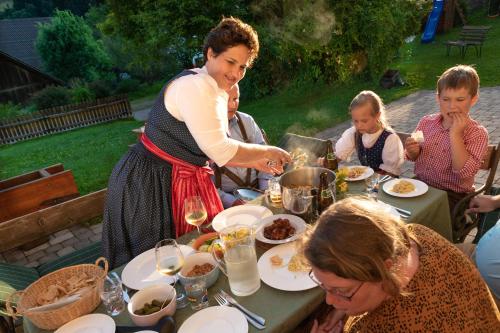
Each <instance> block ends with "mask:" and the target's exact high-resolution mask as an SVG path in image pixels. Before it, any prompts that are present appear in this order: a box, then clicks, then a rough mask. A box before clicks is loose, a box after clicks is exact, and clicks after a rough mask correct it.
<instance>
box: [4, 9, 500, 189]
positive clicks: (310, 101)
mask: <svg viewBox="0 0 500 333" xmlns="http://www.w3.org/2000/svg"><path fill="white" fill-rule="evenodd" d="M480 14H481V13H480ZM469 24H473V25H491V26H492V29H491V30H490V32H489V34H488V38H487V41H486V43H485V45H484V47H483V56H482V58H478V57H476V55H475V52H474V50H473V49H470V50H469V51H468V54H467V56H466V58H465V59H462V58H461V57H460V56H459V55H458V50H456V49H454V50H452V51H453V52H452V55H451V56H450V57H447V56H446V47H445V46H444V45H443V42H444V41H446V40H448V39H453V38H456V37H457V36H458V33H459V31H460V28H457V29H455V30H454V31H453V32H451V33H449V34H447V35H441V36H437V38H436V41H435V42H434V43H431V44H425V45H423V44H420V39H419V38H420V36H417V37H416V38H415V40H414V41H413V42H412V43H410V44H406V45H405V46H404V47H403V48H402V49H401V51H400V52H399V54H400V56H399V57H398V58H396V59H395V60H394V62H393V63H392V64H391V65H390V66H389V67H390V68H393V69H398V70H400V71H401V73H402V76H403V78H404V80H405V81H406V82H407V85H405V86H403V87H398V88H393V89H389V90H384V89H382V88H380V87H379V86H378V83H377V82H366V81H362V80H359V79H358V80H354V82H351V83H350V84H344V85H324V84H310V85H307V86H303V87H301V88H300V89H298V88H290V89H288V90H286V91H284V92H282V93H280V94H278V95H275V96H271V97H267V98H263V99H261V100H259V101H255V102H251V103H245V102H244V101H242V104H241V110H242V111H244V112H248V113H250V114H252V115H253V116H254V117H255V119H256V120H257V122H258V123H259V124H260V125H261V126H262V127H263V128H264V129H265V130H266V132H267V133H268V135H269V137H270V139H271V142H273V143H276V142H277V140H278V139H279V138H280V137H281V136H282V135H283V134H284V133H285V132H287V131H290V132H294V133H300V134H304V135H314V134H315V133H317V132H319V131H321V130H324V129H326V128H329V127H333V126H335V125H336V124H338V123H340V122H342V121H345V120H347V119H348V114H347V106H348V105H349V102H350V101H351V99H352V98H353V97H354V96H355V95H356V94H357V93H358V92H359V91H361V90H363V89H371V90H375V91H376V92H377V93H378V94H380V95H381V96H382V98H383V99H384V101H385V102H386V103H389V102H391V101H393V100H395V99H398V98H400V97H403V96H406V95H408V94H411V93H413V92H415V91H418V90H420V89H434V86H435V82H436V78H437V77H438V76H439V75H440V74H441V73H442V72H443V71H444V70H445V69H446V68H448V67H451V66H453V65H456V64H460V63H463V64H474V65H475V66H476V68H477V70H478V72H479V75H480V77H481V85H482V86H497V85H500V75H499V74H500V57H499V56H498V55H499V54H500V19H498V18H497V19H488V18H486V17H485V15H484V13H483V14H481V15H479V14H476V17H473V18H472V19H471V21H470V22H469ZM156 90H159V88H157V89H155V91H154V92H152V94H151V95H149V96H151V98H154V97H155V96H156V94H157V91H156ZM139 96H140V97H141V98H140V99H136V100H135V101H132V104H133V105H148V99H149V98H148V97H147V96H145V92H141V93H140V94H138V96H137V97H139ZM139 125H140V123H138V122H135V121H132V120H121V121H115V122H113V123H109V124H103V125H98V126H93V127H89V128H85V129H80V130H75V131H70V132H65V133H61V134H57V135H52V136H47V137H42V138H39V139H34V140H30V141H26V142H20V143H17V144H14V145H7V146H4V147H0V179H5V178H8V177H12V176H15V175H19V174H22V173H25V172H28V171H31V170H37V169H39V168H41V167H44V166H48V165H52V164H55V163H63V164H64V166H65V167H66V168H67V169H72V170H73V173H74V175H75V178H76V182H77V184H78V186H79V189H80V192H81V193H82V194H84V193H88V192H91V191H95V190H98V189H101V188H103V187H105V186H106V183H107V179H108V177H109V173H110V172H111V169H112V168H113V165H114V164H115V163H116V162H117V161H118V160H119V159H120V157H121V156H122V155H123V154H124V153H125V151H126V150H127V147H128V144H130V143H132V142H134V141H135V136H134V135H133V133H131V131H130V130H131V129H133V128H136V127H138V126H139Z"/></svg>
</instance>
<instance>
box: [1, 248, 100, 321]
mask: <svg viewBox="0 0 500 333" xmlns="http://www.w3.org/2000/svg"><path fill="white" fill-rule="evenodd" d="M100 262H103V263H104V268H101V267H100V266H99V263H100ZM84 274H85V275H86V276H87V277H91V278H92V280H93V281H94V282H92V283H91V285H89V286H88V287H87V288H84V289H83V290H82V291H81V293H80V296H81V297H80V298H79V299H78V300H76V301H74V302H72V303H69V304H67V305H64V306H61V307H59V308H55V309H54V308H52V309H47V310H32V309H33V308H36V307H38V306H39V305H40V304H39V303H38V302H39V299H40V295H41V294H42V293H46V292H47V290H48V289H49V287H50V286H54V285H61V284H63V283H65V282H66V281H68V280H69V279H71V278H73V277H75V276H79V275H84ZM107 274H108V262H107V261H106V259H105V258H103V257H101V258H99V259H97V260H96V262H95V264H81V265H75V266H69V267H65V268H61V269H59V270H57V271H55V272H52V273H50V274H47V275H45V276H42V277H41V278H40V279H38V280H36V281H35V282H33V283H32V284H31V285H29V286H28V288H26V289H25V290H23V291H16V292H15V293H14V294H12V295H11V296H10V297H9V299H8V300H7V302H6V308H7V312H8V313H9V314H10V315H11V316H18V317H19V316H26V317H27V318H28V319H29V320H30V321H31V322H32V323H33V324H34V325H36V326H37V327H39V328H41V329H44V330H55V329H57V328H59V327H60V326H62V325H64V324H65V323H67V322H69V321H71V320H73V319H75V318H78V317H80V316H83V315H85V314H88V313H91V312H92V311H94V309H95V308H96V307H97V306H98V305H99V303H100V302H101V298H100V297H99V287H100V285H101V284H102V282H103V280H104V278H105V277H106V275H107ZM14 297H18V298H19V300H18V301H17V307H16V309H15V310H14V309H13V307H12V306H11V300H12V299H13V298H14Z"/></svg>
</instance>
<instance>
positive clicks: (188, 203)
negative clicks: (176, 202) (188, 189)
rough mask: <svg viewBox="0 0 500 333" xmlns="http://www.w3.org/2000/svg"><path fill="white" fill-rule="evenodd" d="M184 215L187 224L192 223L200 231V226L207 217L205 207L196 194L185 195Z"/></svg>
mask: <svg viewBox="0 0 500 333" xmlns="http://www.w3.org/2000/svg"><path fill="white" fill-rule="evenodd" d="M184 217H185V219H186V222H187V223H188V224H191V225H194V226H195V227H196V228H197V229H198V234H201V232H200V226H201V225H202V224H203V222H205V220H206V219H207V209H206V208H205V205H204V204H203V201H202V200H201V198H200V197H198V196H193V197H187V198H186V199H185V200H184Z"/></svg>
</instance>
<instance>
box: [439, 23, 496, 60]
mask: <svg viewBox="0 0 500 333" xmlns="http://www.w3.org/2000/svg"><path fill="white" fill-rule="evenodd" d="M490 28H491V27H490V26H472V25H465V26H464V27H463V28H462V31H461V32H460V38H459V39H458V40H449V41H446V42H445V45H446V55H447V56H449V55H450V50H451V48H452V47H453V46H455V47H457V48H459V50H460V55H461V56H462V58H463V57H465V54H466V53H467V48H468V47H469V46H474V48H475V49H476V56H479V57H481V53H482V47H483V43H484V40H485V39H486V34H487V33H488V31H489V30H490Z"/></svg>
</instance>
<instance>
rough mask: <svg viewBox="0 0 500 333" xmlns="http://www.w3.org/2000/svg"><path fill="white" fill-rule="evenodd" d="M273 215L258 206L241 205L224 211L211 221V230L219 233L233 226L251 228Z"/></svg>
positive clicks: (267, 209) (265, 208)
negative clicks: (240, 225)
mask: <svg viewBox="0 0 500 333" xmlns="http://www.w3.org/2000/svg"><path fill="white" fill-rule="evenodd" d="M271 215H273V212H271V211H270V210H269V208H267V207H264V206H259V205H248V204H246V205H241V206H235V207H230V208H228V209H224V210H223V211H222V212H220V213H219V214H217V215H216V216H215V217H214V219H213V220H212V228H214V230H215V231H217V232H220V231H221V230H222V229H224V228H226V227H229V226H232V225H235V224H244V225H248V226H252V225H254V224H257V223H259V222H260V220H262V219H263V218H265V217H268V216H271Z"/></svg>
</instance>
